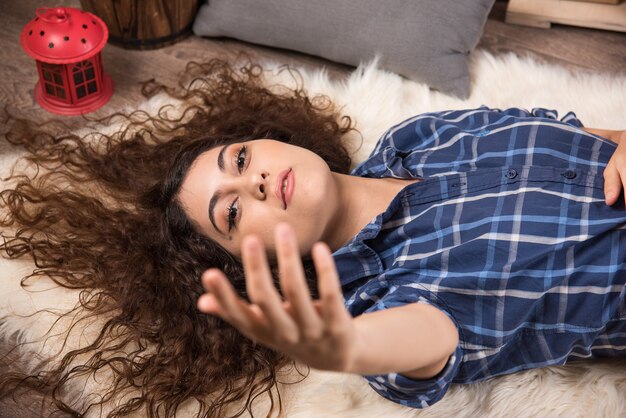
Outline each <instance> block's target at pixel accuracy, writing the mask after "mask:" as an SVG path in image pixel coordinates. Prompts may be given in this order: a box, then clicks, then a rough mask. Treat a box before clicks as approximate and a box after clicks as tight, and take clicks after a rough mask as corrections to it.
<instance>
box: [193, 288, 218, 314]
mask: <svg viewBox="0 0 626 418" xmlns="http://www.w3.org/2000/svg"><path fill="white" fill-rule="evenodd" d="M197 305H198V310H200V312H204V313H208V314H212V315H218V316H221V311H220V305H219V303H218V301H217V300H216V299H215V295H213V294H210V293H205V294H203V295H201V296H200V297H199V298H198V302H197Z"/></svg>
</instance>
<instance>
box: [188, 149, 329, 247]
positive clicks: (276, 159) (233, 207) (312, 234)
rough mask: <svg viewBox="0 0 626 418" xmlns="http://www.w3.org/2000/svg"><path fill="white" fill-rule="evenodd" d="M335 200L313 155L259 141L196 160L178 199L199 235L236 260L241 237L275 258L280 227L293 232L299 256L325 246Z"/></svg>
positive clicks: (325, 172) (325, 168)
mask: <svg viewBox="0 0 626 418" xmlns="http://www.w3.org/2000/svg"><path fill="white" fill-rule="evenodd" d="M287 173H288V174H287ZM286 174H287V176H286V177H285V175H286ZM337 194H338V193H337V186H336V184H335V178H334V173H332V172H331V171H330V168H329V167H328V164H326V162H325V161H324V160H323V159H322V158H321V157H319V156H318V155H317V154H315V153H313V152H311V151H309V150H307V149H304V148H301V147H298V146H294V145H289V144H286V143H283V142H280V141H275V140H271V139H258V140H254V141H248V142H242V143H234V144H230V145H226V146H218V147H216V148H213V149H211V150H209V151H206V152H205V153H203V154H201V155H200V156H199V157H198V158H197V159H196V161H195V162H194V163H193V164H192V166H191V167H190V169H189V171H188V173H187V176H186V177H185V179H184V181H183V184H182V187H181V190H180V193H179V199H180V202H181V204H182V207H183V208H184V210H185V212H186V213H187V216H189V218H190V219H192V220H193V221H194V222H195V223H196V224H197V225H199V226H200V232H201V233H203V234H204V235H206V236H208V237H209V238H211V239H213V240H215V241H217V242H218V243H219V244H220V245H222V246H223V247H224V248H225V249H226V250H227V251H229V252H230V253H231V254H234V255H235V256H237V257H240V256H241V250H240V244H241V241H242V239H243V237H244V236H245V235H247V234H256V235H258V236H259V237H260V238H261V239H262V240H263V242H264V243H265V247H266V249H267V250H268V255H269V256H270V257H271V258H274V256H275V250H274V248H275V246H274V228H275V226H276V225H277V224H278V223H279V222H288V223H289V224H290V225H291V226H292V227H293V228H294V229H295V231H296V236H297V237H298V243H299V246H300V253H301V254H302V255H304V254H308V253H310V250H311V247H312V246H313V244H314V243H315V242H317V241H327V235H328V234H329V233H332V231H329V229H331V228H330V225H331V223H332V221H333V218H334V215H335V211H336V209H337V207H338V200H339V199H338V196H337ZM284 195H287V196H286V202H285V199H284V198H283V196H284Z"/></svg>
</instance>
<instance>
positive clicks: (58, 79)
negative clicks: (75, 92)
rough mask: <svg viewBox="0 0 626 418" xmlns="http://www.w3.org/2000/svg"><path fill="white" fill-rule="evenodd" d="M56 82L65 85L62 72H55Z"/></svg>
mask: <svg viewBox="0 0 626 418" xmlns="http://www.w3.org/2000/svg"><path fill="white" fill-rule="evenodd" d="M54 82H55V83H57V84H58V85H60V86H62V85H63V78H61V74H59V73H57V72H55V73H54Z"/></svg>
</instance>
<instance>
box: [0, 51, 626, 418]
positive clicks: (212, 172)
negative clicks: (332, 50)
mask: <svg viewBox="0 0 626 418" xmlns="http://www.w3.org/2000/svg"><path fill="white" fill-rule="evenodd" d="M187 74H188V75H189V76H191V77H192V78H194V80H195V81H194V82H193V83H191V85H190V86H189V87H186V88H184V87H181V88H179V89H168V88H166V87H165V86H161V85H158V84H156V83H148V84H147V85H146V86H145V88H146V90H145V91H146V94H148V95H149V94H153V93H155V92H158V91H160V90H163V89H165V90H166V91H167V92H168V93H169V94H171V95H172V96H174V97H178V98H181V99H183V100H186V101H187V104H188V106H187V107H186V109H187V110H186V112H185V113H184V115H183V116H182V117H180V118H168V117H167V116H166V115H165V114H164V113H159V116H158V117H146V115H143V114H141V113H136V114H133V115H130V116H129V117H127V120H128V122H129V124H128V125H127V126H128V128H127V129H124V130H121V131H120V132H118V133H116V134H114V135H95V136H94V135H91V136H88V137H84V138H81V137H78V136H76V135H73V134H71V133H67V132H62V133H59V132H54V134H51V133H50V131H51V130H52V128H53V127H49V126H46V127H33V126H32V124H29V123H28V121H24V120H20V119H19V118H14V117H13V118H8V119H7V122H9V123H10V126H9V129H8V133H7V135H6V138H7V139H8V140H9V141H10V142H11V143H13V144H16V145H19V146H21V147H23V148H25V149H26V150H27V151H28V155H27V158H28V159H29V160H30V161H31V163H32V164H33V165H34V167H35V168H36V169H37V170H36V171H35V172H34V173H33V172H31V173H30V176H19V175H14V176H12V177H11V179H9V180H10V181H9V183H7V184H10V186H7V188H6V189H5V190H4V191H2V192H1V193H0V207H1V208H2V213H3V217H2V218H0V226H2V227H3V237H4V243H3V244H2V246H1V247H0V248H1V249H2V250H3V251H4V252H5V255H6V256H9V257H12V258H18V257H21V256H25V255H28V256H30V257H32V259H33V260H34V261H35V263H36V264H37V266H38V269H37V270H35V271H34V272H33V274H32V275H31V276H29V278H28V279H27V280H26V282H25V283H26V284H27V283H28V280H33V279H36V278H37V276H40V275H45V276H47V277H50V278H52V279H53V280H54V281H55V282H57V283H58V284H59V285H61V286H65V287H68V288H71V289H82V290H83V292H82V293H81V298H80V309H82V310H83V311H84V312H83V313H84V314H85V315H86V316H87V317H90V316H92V315H96V314H98V315H102V317H103V318H106V320H105V321H104V322H103V326H102V329H101V332H100V334H99V335H98V336H97V337H96V338H95V339H93V340H91V341H88V342H87V343H86V345H84V346H81V347H79V348H76V349H74V350H71V351H68V352H66V353H64V355H63V358H62V359H61V360H62V362H59V363H55V364H56V366H55V367H54V368H50V367H49V365H48V366H47V367H46V368H41V369H37V370H35V371H34V372H33V373H31V374H25V375H24V374H19V375H13V374H11V375H4V376H0V393H2V394H6V395H9V394H11V393H12V390H13V389H15V388H16V386H18V385H23V386H24V385H25V386H27V387H32V388H40V389H41V388H45V389H47V390H49V391H50V394H51V396H52V397H53V398H54V399H55V401H56V404H57V406H59V407H60V408H61V409H62V410H65V411H68V412H79V413H82V414H84V413H86V412H87V411H89V410H90V408H93V407H97V406H98V405H100V404H106V402H108V400H109V397H111V396H112V397H114V398H115V396H117V395H120V394H122V393H127V392H128V391H136V392H138V396H137V397H136V398H133V399H128V398H126V400H125V401H123V402H120V403H119V404H118V406H117V407H115V408H114V409H113V410H112V411H111V412H110V413H109V414H108V416H110V417H113V416H124V415H127V414H128V413H130V412H132V411H136V410H139V409H140V408H142V409H146V410H147V412H148V414H149V415H156V414H160V415H165V416H173V415H174V414H175V412H176V409H177V408H178V407H179V406H180V405H181V404H183V403H184V402H185V401H188V400H190V399H195V400H198V405H199V410H198V416H205V415H206V416H221V415H225V414H228V415H238V414H241V413H243V412H244V411H245V410H246V409H250V408H251V404H252V403H253V402H254V400H255V399H256V398H258V397H259V395H261V394H264V393H267V394H268V395H269V396H270V399H271V401H272V405H274V401H275V398H274V395H273V394H272V392H271V389H272V387H273V386H274V385H275V384H276V383H277V381H278V378H277V370H278V368H280V367H283V366H285V365H286V364H288V363H289V362H292V361H293V360H294V359H295V360H299V361H301V362H304V363H305V364H308V365H310V366H312V367H316V368H322V369H330V370H341V371H346V372H354V373H360V374H363V375H364V376H366V378H367V379H368V380H369V381H370V384H371V385H372V387H373V388H374V390H376V391H378V392H379V393H381V394H382V395H383V396H385V397H387V398H389V399H391V400H394V401H397V402H401V403H404V404H407V405H410V406H416V407H422V406H426V405H429V404H431V403H433V402H435V401H437V400H438V399H440V398H441V397H442V396H443V394H444V393H445V390H446V389H447V387H448V385H449V384H450V383H451V382H470V381H476V380H481V379H485V378H487V377H490V376H495V375H498V374H503V373H510V372H514V371H516V370H521V369H524V368H528V367H539V366H543V365H549V364H562V363H564V362H565V361H566V360H568V359H571V358H574V357H588V356H601V355H618V354H620V353H619V350H620V349H619V346H622V347H623V346H625V345H626V343H625V342H624V341H623V340H624V337H620V335H622V334H624V333H625V330H624V314H625V311H626V310H625V308H624V281H625V279H624V277H625V273H624V271H623V261H622V260H624V257H623V251H624V248H623V244H622V243H623V242H624V239H623V237H622V236H621V234H622V232H621V231H622V229H620V227H621V225H622V224H623V221H624V220H625V219H626V213H625V212H624V210H623V205H622V203H621V201H618V195H619V192H620V190H621V184H622V182H621V178H626V177H624V176H623V175H622V174H621V170H622V167H626V165H625V164H624V163H626V162H625V161H624V157H625V155H624V151H622V150H623V148H624V146H622V145H621V144H622V143H624V141H626V139H624V133H623V132H609V131H595V130H584V129H583V128H581V126H580V123H579V122H578V121H577V119H576V118H575V117H574V115H573V114H568V115H566V117H565V118H564V119H563V120H562V121H558V120H556V115H555V114H554V113H553V112H550V111H547V110H541V109H538V110H534V111H533V112H527V111H525V110H522V109H508V110H505V111H500V110H496V109H487V108H480V109H474V110H465V111H453V112H445V113H431V114H425V115H420V116H417V117H415V118H412V119H409V120H407V121H406V122H404V123H402V124H400V125H397V126H396V127H393V128H392V129H390V130H389V131H388V132H387V133H386V134H385V135H384V136H383V137H382V138H381V141H380V142H379V143H378V145H377V147H376V149H375V150H374V151H373V153H372V155H371V157H370V158H369V159H368V160H367V161H365V162H364V163H362V164H361V165H359V166H358V167H357V168H356V169H355V170H354V171H352V172H350V158H349V154H348V152H347V150H346V148H345V147H344V145H343V144H342V140H343V138H344V137H345V136H346V135H347V134H348V133H350V132H351V131H352V130H353V127H352V123H351V121H350V119H349V118H345V117H344V118H343V119H340V117H339V112H338V111H337V110H336V109H335V108H334V107H333V106H332V104H331V103H330V102H329V101H328V100H327V99H326V98H323V97H318V98H314V99H309V98H308V97H307V96H306V94H305V92H304V91H303V90H302V89H296V90H288V89H284V90H282V91H277V90H276V87H273V88H272V89H268V88H266V87H264V86H263V83H262V77H261V75H260V74H261V70H260V68H259V67H258V66H255V65H247V66H245V67H243V68H242V69H241V70H234V69H233V68H231V66H230V65H228V64H227V63H224V62H221V61H212V62H210V63H207V64H202V65H197V64H192V65H190V66H189V68H188V72H187ZM181 86H182V85H181ZM117 117H124V115H117ZM612 141H614V142H615V143H620V145H619V146H616V144H615V143H613V142H612ZM607 163H608V164H607ZM605 166H606V167H605ZM603 176H604V177H605V178H606V181H603ZM605 187H606V190H605V189H604V188H605ZM605 192H606V193H605ZM605 199H606V201H605ZM201 276H202V284H204V289H203V287H202V285H201V282H200V277H201ZM204 290H207V291H208V292H206V293H205V292H204ZM198 308H199V309H198ZM346 308H347V309H346ZM206 313H210V314H212V315H207V314H206ZM70 314H74V312H71V313H68V314H67V315H70ZM220 318H223V319H224V320H225V321H223V320H222V319H220ZM229 323H230V324H231V325H232V326H230V325H228V324H229ZM237 329H238V330H240V331H241V333H243V335H244V336H242V334H241V333H240V332H239V331H238V330H237ZM620 330H621V331H620ZM620 332H621V334H620ZM620 339H621V340H620ZM621 350H622V351H621V354H623V348H621ZM120 352H124V353H126V354H125V355H123V356H121V355H120ZM75 366H78V367H75ZM96 373H98V376H100V373H108V374H109V375H110V376H112V381H111V386H110V390H109V391H108V392H107V393H102V394H100V395H102V397H101V398H100V400H95V401H91V403H88V404H85V405H79V406H76V405H75V406H72V407H70V406H69V405H67V404H66V403H64V402H62V400H61V399H60V396H59V393H62V390H64V389H67V388H69V387H71V385H72V384H74V383H75V380H79V381H82V379H85V378H88V377H90V376H95V375H96ZM278 402H279V405H280V398H278ZM272 409H274V408H272ZM271 413H272V411H270V414H271Z"/></svg>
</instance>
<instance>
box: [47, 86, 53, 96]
mask: <svg viewBox="0 0 626 418" xmlns="http://www.w3.org/2000/svg"><path fill="white" fill-rule="evenodd" d="M46 94H49V95H51V96H54V87H52V84H48V83H46Z"/></svg>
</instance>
